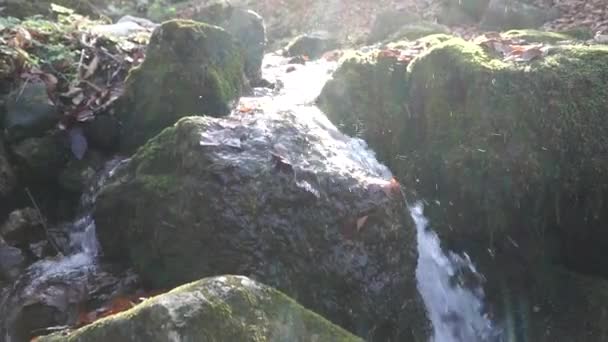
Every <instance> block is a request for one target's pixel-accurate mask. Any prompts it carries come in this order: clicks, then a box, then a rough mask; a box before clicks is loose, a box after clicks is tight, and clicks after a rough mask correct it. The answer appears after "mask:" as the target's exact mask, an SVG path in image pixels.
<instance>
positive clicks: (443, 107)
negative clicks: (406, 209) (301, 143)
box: [321, 31, 608, 341]
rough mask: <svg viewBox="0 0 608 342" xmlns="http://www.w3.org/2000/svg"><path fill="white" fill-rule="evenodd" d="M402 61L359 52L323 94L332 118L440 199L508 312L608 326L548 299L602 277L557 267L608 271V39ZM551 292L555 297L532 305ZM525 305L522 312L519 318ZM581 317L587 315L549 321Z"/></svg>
mask: <svg viewBox="0 0 608 342" xmlns="http://www.w3.org/2000/svg"><path fill="white" fill-rule="evenodd" d="M511 33H512V34H516V33H515V32H511ZM520 33H522V32H521V31H520V32H518V33H517V34H520ZM530 33H531V32H530V31H528V32H526V35H528V34H530ZM530 37H535V38H533V39H534V40H538V39H539V36H538V35H534V36H530ZM543 37H544V38H543V39H545V38H547V37H548V38H551V39H553V38H557V39H560V40H561V36H557V35H550V34H543ZM390 63H394V60H393V61H392V62H391V61H387V60H382V59H380V60H373V59H370V58H365V55H364V54H362V56H358V57H357V58H355V59H353V58H350V59H348V60H346V61H345V62H344V64H343V65H342V66H341V67H340V68H339V69H338V70H337V71H336V73H335V75H334V80H333V81H330V82H331V83H328V84H327V86H326V89H325V90H324V91H323V93H324V94H322V95H321V98H322V101H321V102H322V104H323V105H322V108H323V109H324V110H325V111H326V113H327V115H328V117H329V118H330V119H331V120H332V121H333V122H334V123H335V124H336V125H338V126H339V127H341V128H343V129H344V130H345V131H346V132H349V133H351V132H355V133H357V132H358V133H359V135H358V136H361V137H363V138H364V139H365V140H366V141H368V142H369V144H370V146H371V147H372V148H373V149H375V150H376V151H378V152H379V156H381V157H382V158H386V162H387V163H388V164H389V166H390V167H391V169H392V170H393V172H395V174H396V177H398V179H399V180H400V181H401V183H402V184H403V185H404V187H405V188H406V189H409V192H408V193H409V194H410V196H412V197H416V198H419V199H421V200H424V201H425V202H426V203H427V204H426V210H425V212H426V215H427V216H428V218H429V220H430V226H431V228H433V229H434V230H436V231H437V232H438V233H439V236H440V238H441V239H442V244H443V246H444V247H445V248H446V249H449V250H452V251H456V252H466V253H467V254H468V255H469V256H470V257H471V259H472V260H473V262H474V263H475V264H476V266H477V269H478V270H479V271H480V272H481V273H482V274H483V275H484V276H485V277H486V278H487V283H486V284H485V292H486V295H487V301H488V306H489V308H491V309H490V310H491V311H492V312H493V313H494V315H495V316H494V317H495V320H496V321H497V322H505V321H517V320H526V322H527V326H528V327H529V328H530V329H528V330H527V331H526V336H528V338H529V339H530V340H534V341H543V340H546V341H548V340H551V341H573V340H581V341H584V340H589V336H603V335H602V334H603V330H602V329H601V328H600V326H601V324H602V323H601V318H598V316H596V315H595V314H594V313H591V314H590V313H588V312H593V310H595V309H594V304H593V303H592V302H591V301H589V300H587V301H585V302H581V303H579V305H578V306H576V307H575V306H572V307H571V310H570V309H568V310H566V309H555V308H547V306H549V305H550V304H548V303H550V302H554V301H558V300H559V299H557V297H560V298H561V299H563V298H564V297H570V298H585V296H587V294H586V293H587V291H588V289H587V288H586V287H585V286H572V287H568V286H561V281H560V280H550V281H548V280H547V279H560V276H559V272H557V271H555V270H554V268H553V266H554V265H556V264H557V265H561V266H562V267H564V268H566V269H568V270H569V272H573V273H582V274H588V275H594V276H596V277H606V276H608V273H607V272H606V270H605V269H604V268H603V267H601V266H600V265H603V264H604V263H605V262H608V253H606V250H607V249H606V244H605V241H608V235H607V234H606V231H605V230H604V229H603V228H602V227H604V226H605V225H606V223H607V222H608V215H607V214H606V213H608V207H607V205H608V204H606V203H608V202H606V201H604V198H606V196H608V164H607V163H606V160H605V158H603V157H602V156H603V154H604V151H608V145H607V144H606V142H605V141H604V139H603V138H600V137H604V136H606V135H607V134H608V121H607V117H606V116H605V113H606V112H607V111H608V81H607V80H608V72H607V70H608V48H607V47H606V46H603V45H589V46H586V45H582V44H570V45H569V44H565V45H557V46H555V47H554V48H552V49H551V51H550V53H549V54H548V55H547V56H545V57H543V58H539V59H537V60H534V61H530V62H519V63H518V62H510V61H505V60H503V59H502V58H498V57H496V55H494V54H491V53H489V52H488V51H487V50H485V49H484V48H482V47H481V46H479V45H477V44H475V43H473V42H465V41H463V40H461V39H457V38H454V39H449V40H447V41H445V40H444V41H443V42H440V43H439V44H435V45H433V46H432V47H431V48H430V49H429V50H426V51H424V52H422V54H421V55H419V56H418V57H417V58H416V59H414V60H413V61H412V62H411V63H410V64H409V65H408V66H407V68H405V67H394V66H393V65H392V64H390ZM370 80H371V81H370ZM363 81H366V82H367V83H365V82H363ZM382 84H387V85H385V87H386V88H388V89H385V88H381V85H382ZM376 88H378V92H375V91H376ZM391 91H392V92H391ZM380 96H383V97H380ZM338 104H340V105H338ZM342 123H344V125H342V126H340V124H342ZM357 127H363V128H364V129H365V128H366V127H369V128H371V129H367V130H364V131H357ZM381 128H384V129H381ZM389 128H390V129H389ZM383 160H384V159H383ZM554 277H556V278H554ZM581 284H584V281H581ZM531 287H535V289H536V290H534V291H532V290H530V289H531ZM548 294H551V296H553V295H554V296H555V297H550V298H549V297H547V295H548ZM506 298H508V300H507V301H505V299H506ZM539 302H543V303H544V304H543V307H544V308H545V309H541V310H540V311H539V312H538V314H535V315H532V316H526V314H525V312H531V311H532V310H533V305H535V303H539ZM515 303H517V304H515ZM512 305H518V306H520V307H518V308H517V309H516V310H515V309H513V306H512ZM567 306H568V305H564V306H563V307H562V308H564V307H567ZM514 311H516V312H521V313H522V314H521V316H517V318H513V317H509V316H508V315H509V314H513V315H519V314H516V313H514ZM574 311H576V313H574ZM572 317H577V318H576V320H577V321H578V322H583V321H584V322H586V323H585V324H586V325H587V327H586V328H582V326H581V327H579V328H577V329H571V330H569V331H568V332H566V331H564V330H560V329H556V332H554V331H549V330H548V329H546V327H547V324H548V323H547V322H562V323H560V324H561V326H562V327H563V326H569V323H567V322H570V321H572V320H574V318H572ZM552 326H556V325H552ZM557 331H559V332H557ZM509 333H514V334H519V333H520V332H519V331H516V332H509ZM559 334H564V337H563V339H560V338H558V337H557V336H560V335H559ZM511 337H512V336H511ZM511 337H509V336H507V339H509V338H511ZM513 338H515V337H513ZM591 340H593V339H591Z"/></svg>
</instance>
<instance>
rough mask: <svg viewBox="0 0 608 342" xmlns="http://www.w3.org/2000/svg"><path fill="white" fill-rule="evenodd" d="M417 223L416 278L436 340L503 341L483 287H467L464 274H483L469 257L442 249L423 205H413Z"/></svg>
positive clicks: (462, 341)
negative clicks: (485, 304) (485, 311)
mask: <svg viewBox="0 0 608 342" xmlns="http://www.w3.org/2000/svg"><path fill="white" fill-rule="evenodd" d="M410 213H411V216H412V218H413V219H414V223H415V224H416V231H417V234H416V236H417V244H418V264H417V267H416V280H417V283H418V291H419V292H420V294H421V296H422V299H423V301H424V304H425V307H426V310H427V313H428V315H429V319H430V320H431V322H432V324H433V339H432V341H433V342H490V341H493V342H494V341H496V342H497V341H500V332H499V330H498V329H496V328H495V327H494V326H493V323H492V322H491V320H490V319H489V318H488V317H487V316H486V315H484V314H483V290H482V288H481V286H472V287H471V286H464V285H463V284H460V283H459V282H458V281H455V280H457V279H458V277H459V276H460V275H462V274H469V275H472V276H473V277H478V278H479V277H481V276H480V275H479V274H478V273H477V271H476V270H475V267H474V265H473V263H472V262H471V260H470V259H469V257H468V256H467V255H466V254H464V255H458V254H455V253H452V252H448V253H446V252H444V251H443V250H442V249H441V243H440V241H439V237H438V236H437V234H436V233H435V232H433V231H432V230H430V229H428V220H427V218H426V217H424V215H423V206H422V204H421V203H417V204H415V205H414V206H412V207H411V208H410Z"/></svg>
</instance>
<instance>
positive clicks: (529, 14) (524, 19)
mask: <svg viewBox="0 0 608 342" xmlns="http://www.w3.org/2000/svg"><path fill="white" fill-rule="evenodd" d="M558 16H559V11H558V10H557V9H555V8H550V9H546V8H540V7H537V6H535V5H532V4H528V3H526V2H524V1H521V0H490V1H489V3H488V5H487V8H486V10H485V12H484V14H483V17H482V19H481V22H480V25H481V26H482V27H483V28H486V29H493V30H507V29H523V28H539V27H541V26H542V25H543V24H544V23H545V22H547V21H550V20H552V19H555V18H557V17H558Z"/></svg>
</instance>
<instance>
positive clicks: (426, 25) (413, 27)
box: [367, 10, 448, 44]
mask: <svg viewBox="0 0 608 342" xmlns="http://www.w3.org/2000/svg"><path fill="white" fill-rule="evenodd" d="M447 32H448V29H447V27H445V26H442V25H439V24H436V23H432V22H428V21H425V20H423V19H422V18H420V17H419V16H418V15H416V14H413V13H410V12H407V11H403V10H388V11H385V12H383V13H380V14H379V15H378V16H377V17H376V19H375V20H374V24H373V25H372V28H371V30H370V33H369V35H368V37H367V43H368V44H374V43H378V42H387V41H396V40H399V39H409V40H415V39H418V38H422V37H424V36H428V35H431V34H438V33H447Z"/></svg>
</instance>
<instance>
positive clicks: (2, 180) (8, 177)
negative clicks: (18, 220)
mask: <svg viewBox="0 0 608 342" xmlns="http://www.w3.org/2000/svg"><path fill="white" fill-rule="evenodd" d="M16 185H17V177H16V176H15V172H14V170H13V166H12V165H11V164H10V162H9V160H8V156H7V154H6V149H5V148H4V142H3V141H2V140H1V139H0V203H2V200H3V199H4V198H6V197H7V196H8V195H9V194H10V193H11V192H12V191H13V189H14V188H15V186H16Z"/></svg>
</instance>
